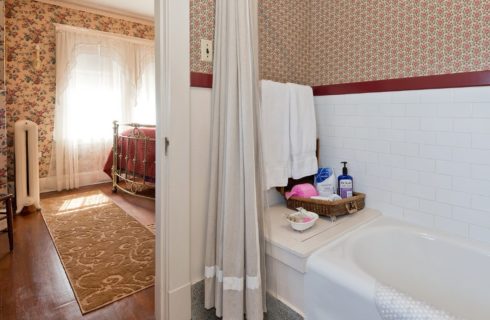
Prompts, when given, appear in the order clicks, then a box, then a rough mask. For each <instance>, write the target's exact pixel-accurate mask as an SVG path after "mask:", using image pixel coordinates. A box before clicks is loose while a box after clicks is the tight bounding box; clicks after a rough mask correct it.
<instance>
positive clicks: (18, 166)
mask: <svg viewBox="0 0 490 320" xmlns="http://www.w3.org/2000/svg"><path fill="white" fill-rule="evenodd" d="M37 144H38V134H37V124H35V123H34V122H32V121H29V120H19V121H17V122H16V123H15V190H16V199H17V213H19V212H21V211H22V209H23V208H24V207H27V206H32V205H34V206H36V208H37V209H41V205H40V200H39V155H38V146H37Z"/></svg>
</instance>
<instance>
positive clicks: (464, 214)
mask: <svg viewBox="0 0 490 320" xmlns="http://www.w3.org/2000/svg"><path fill="white" fill-rule="evenodd" d="M316 104H317V122H318V130H319V136H320V145H321V146H320V163H321V165H322V166H332V167H334V168H335V169H336V173H337V174H338V173H339V172H340V166H341V165H340V164H339V162H340V161H344V160H345V161H349V168H350V174H351V175H352V176H353V177H354V187H355V189H356V190H357V191H360V192H365V193H366V194H367V205H368V206H369V207H372V208H376V209H379V210H381V211H382V212H383V213H384V214H385V215H387V216H393V217H396V218H400V219H404V220H408V221H410V222H412V223H415V224H420V225H423V226H427V227H431V228H437V229H442V230H444V231H447V232H450V233H454V234H459V235H461V236H463V237H468V238H471V239H476V240H481V241H484V242H489V243H490V87H476V88H460V89H442V90H420V91H403V92H391V93H390V92H386V93H368V94H351V95H337V96H322V97H316Z"/></svg>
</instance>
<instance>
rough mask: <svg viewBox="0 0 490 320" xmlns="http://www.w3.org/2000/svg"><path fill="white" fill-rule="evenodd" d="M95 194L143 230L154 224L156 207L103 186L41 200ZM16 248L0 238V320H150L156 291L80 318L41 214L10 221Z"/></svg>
mask: <svg viewBox="0 0 490 320" xmlns="http://www.w3.org/2000/svg"><path fill="white" fill-rule="evenodd" d="M94 189H99V190H101V191H103V192H104V193H105V194H106V195H107V196H109V197H110V198H111V199H112V200H113V201H114V202H115V203H117V204H118V205H119V206H120V207H121V208H122V209H124V210H125V211H126V212H127V213H128V214H131V215H132V216H133V217H135V218H136V219H137V220H139V221H140V222H141V223H142V224H144V225H149V224H153V223H155V202H154V201H152V200H146V199H141V198H136V197H132V196H130V195H126V194H123V193H122V192H121V191H120V192H118V193H117V194H112V192H111V186H110V185H107V184H104V185H98V186H93V187H86V188H81V189H79V191H75V192H73V191H69V192H62V193H49V194H43V195H42V196H41V198H47V197H53V196H56V195H60V194H72V193H76V192H83V191H89V190H94ZM14 244H15V248H14V251H13V252H12V253H9V249H8V238H7V233H0V319H1V320H10V319H60V320H61V319H69V320H72V319H97V320H99V319H102V320H105V319H108V320H109V319H111V320H115V319H138V320H140V319H141V320H143V319H154V318H155V316H154V309H155V305H154V288H149V289H146V290H143V291H141V292H138V293H136V294H134V295H132V296H130V297H127V298H125V299H122V300H119V301H116V302H114V303H112V304H110V305H108V306H106V307H104V308H101V309H99V310H95V311H93V312H90V313H88V314H86V315H85V316H82V314H81V312H80V308H79V307H78V304H77V301H76V300H75V296H74V295H73V291H72V289H71V287H70V283H69V282H68V278H67V277H66V274H65V271H64V269H63V266H62V265H61V262H60V259H59V257H58V254H57V253H56V249H55V247H54V244H53V241H52V240H51V237H50V235H49V233H48V230H47V228H46V225H45V223H44V221H43V218H42V216H41V214H40V213H33V214H29V215H26V216H22V215H17V216H16V217H15V218H14Z"/></svg>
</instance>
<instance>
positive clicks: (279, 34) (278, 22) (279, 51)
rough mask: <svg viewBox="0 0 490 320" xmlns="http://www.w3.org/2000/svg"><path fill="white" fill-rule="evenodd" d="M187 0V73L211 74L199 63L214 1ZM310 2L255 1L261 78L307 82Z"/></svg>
mask: <svg viewBox="0 0 490 320" xmlns="http://www.w3.org/2000/svg"><path fill="white" fill-rule="evenodd" d="M190 1H191V3H190V4H191V26H190V27H191V71H192V72H201V73H212V72H213V65H212V63H210V62H202V61H201V59H200V57H201V50H200V47H201V39H213V38H214V11H215V7H214V3H215V2H214V0H190ZM309 3H310V1H297V0H259V33H260V43H259V49H260V72H261V78H262V79H270V80H275V81H283V82H286V81H292V82H298V83H305V84H308V83H309V72H308V66H309V63H308V61H309V60H308V56H309V54H308V51H309V40H310V39H309V33H310V24H309V23H307V22H308V21H309V14H310V5H309Z"/></svg>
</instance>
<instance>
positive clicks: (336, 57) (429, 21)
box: [191, 0, 490, 85]
mask: <svg viewBox="0 0 490 320" xmlns="http://www.w3.org/2000/svg"><path fill="white" fill-rule="evenodd" d="M258 1H259V29H260V50H261V51H260V66H261V76H262V78H266V79H271V80H277V81H293V82H299V83H304V84H310V85H326V84H337V83H349V82H358V81H371V80H384V79H396V78H404V77H415V76H426V75H436V74H447V73H458V72H468V71H481V70H489V69H490V1H489V0H349V1H346V0H328V1H326V0H300V1H298V0H258ZM213 16H214V0H191V18H192V26H191V31H192V34H191V39H192V61H191V70H192V71H196V72H205V73H211V72H212V66H211V65H210V64H203V63H201V62H199V46H200V39H201V38H203V37H204V38H211V37H212V32H211V30H212V25H213V23H214V19H213Z"/></svg>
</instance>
